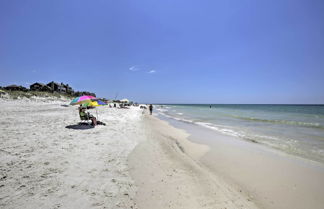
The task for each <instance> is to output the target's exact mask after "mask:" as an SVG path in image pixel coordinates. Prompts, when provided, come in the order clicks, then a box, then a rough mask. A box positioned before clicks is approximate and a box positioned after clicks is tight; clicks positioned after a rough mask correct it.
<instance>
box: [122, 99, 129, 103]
mask: <svg viewBox="0 0 324 209" xmlns="http://www.w3.org/2000/svg"><path fill="white" fill-rule="evenodd" d="M120 102H122V103H129V100H128V99H122V100H120Z"/></svg>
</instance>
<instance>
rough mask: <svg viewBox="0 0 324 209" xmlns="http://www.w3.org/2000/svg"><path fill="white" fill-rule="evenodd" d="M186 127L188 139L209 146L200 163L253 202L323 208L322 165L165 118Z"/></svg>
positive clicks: (274, 205)
mask: <svg viewBox="0 0 324 209" xmlns="http://www.w3.org/2000/svg"><path fill="white" fill-rule="evenodd" d="M164 120H165V121H167V122H168V123H169V124H170V125H172V126H173V127H175V128H179V129H181V130H185V131H186V132H187V133H188V134H190V136H189V137H188V140H190V141H191V142H194V143H202V144H205V145H208V146H209V147H210V150H209V152H208V153H207V154H206V155H204V156H203V157H202V158H201V160H200V163H202V164H203V165H204V166H205V167H206V168H207V169H208V170H210V171H211V172H212V173H215V174H216V175H218V176H222V177H223V178H224V179H225V180H226V181H227V182H229V183H234V184H236V185H238V186H239V187H240V188H243V189H244V191H246V192H247V193H248V194H249V196H250V197H251V199H253V201H255V203H256V204H257V205H258V206H260V207H262V208H266V209H271V208H276V209H277V208H280V209H284V208H301V209H302V208H308V207H309V208H318V209H320V208H322V206H323V205H324V200H322V199H321V197H322V196H323V195H324V182H323V181H322V179H324V165H323V164H321V163H319V162H316V161H311V160H308V159H303V158H300V157H296V156H293V155H289V154H287V153H283V152H281V151H279V150H275V149H271V148H268V147H266V146H263V145H261V144H256V143H252V142H248V141H244V140H241V139H239V138H236V137H231V136H228V135H223V134H220V133H217V132H215V131H213V130H210V129H208V128H204V127H200V126H195V125H194V124H188V123H183V122H180V121H176V120H170V119H167V118H165V119H164Z"/></svg>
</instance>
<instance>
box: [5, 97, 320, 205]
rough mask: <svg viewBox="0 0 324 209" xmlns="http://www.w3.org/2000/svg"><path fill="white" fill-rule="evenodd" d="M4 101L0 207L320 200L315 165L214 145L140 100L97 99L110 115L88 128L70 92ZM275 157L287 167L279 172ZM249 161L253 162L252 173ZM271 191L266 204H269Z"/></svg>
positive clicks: (100, 113) (237, 146) (100, 114)
mask: <svg viewBox="0 0 324 209" xmlns="http://www.w3.org/2000/svg"><path fill="white" fill-rule="evenodd" d="M1 103H2V104H3V106H2V108H1V110H0V112H1V115H2V120H1V124H0V126H1V127H0V128H1V136H0V137H1V139H0V143H1V144H0V152H1V155H0V172H1V173H0V175H1V176H0V207H1V208H111V209H113V208H138V209H146V208H147V209H149V208H156V209H159V208H161V209H162V208H163V209H164V208H174V209H178V208H186V209H190V208H192V209H198V208H206V209H209V208H210V209H212V208H213V209H214V208H219V209H224V208H226V209H237V208H249V209H253V208H268V209H271V208H305V206H310V207H309V208H320V206H321V204H322V200H321V199H320V196H321V194H323V193H322V192H323V191H322V189H321V188H323V187H322V186H321V184H323V182H321V181H320V180H321V178H322V177H323V173H322V172H323V171H322V170H321V169H322V167H320V166H317V167H316V166H308V164H307V165H306V166H299V165H300V164H298V163H297V165H296V163H289V162H295V161H292V160H291V158H289V157H287V156H281V157H274V156H280V155H269V153H270V152H267V151H262V152H260V150H261V149H260V148H256V147H251V146H249V145H247V146H246V145H242V144H240V143H236V142H233V141H231V140H225V139H224V138H222V137H223V136H218V137H220V140H218V141H217V140H216V141H215V140H214V144H213V145H211V144H210V143H208V142H207V141H204V140H201V141H199V140H198V138H199V137H198V138H197V137H196V136H195V135H194V134H193V133H190V135H189V132H186V131H184V130H181V129H178V128H175V127H173V126H171V125H170V124H168V123H167V122H166V121H162V120H160V119H158V118H157V117H155V116H150V115H149V114H148V113H147V112H143V110H141V109H139V108H138V107H130V109H117V108H108V107H97V108H96V110H97V111H95V110H91V111H92V113H93V114H94V115H98V118H99V120H100V121H103V122H105V123H106V124H107V125H106V126H100V125H99V126H96V127H95V128H90V127H88V126H79V125H77V124H78V123H79V122H80V120H79V117H78V112H77V107H75V106H69V105H67V104H68V103H69V101H67V100H63V99H62V100H53V101H49V100H48V99H41V98H40V99H32V100H27V99H21V100H7V99H1ZM196 133H198V132H196ZM199 134H200V135H201V137H202V138H205V139H206V138H210V136H207V137H206V136H203V135H202V134H201V133H199ZM189 139H190V140H189ZM224 141H226V142H224ZM228 141H230V142H229V143H228ZM231 143H232V145H231ZM207 144H208V146H207ZM233 144H234V145H233ZM216 147H218V149H216ZM246 147H248V148H246ZM239 150H240V151H239ZM247 153H250V155H251V156H250V155H248V154H247ZM260 153H261V154H260ZM260 156H262V158H258V157H260ZM252 159H255V160H252ZM260 159H261V160H260ZM262 159H266V161H262ZM283 159H286V160H284V161H283ZM242 161H244V162H245V163H242ZM262 162H267V163H270V164H271V165H272V167H270V168H269V169H270V170H273V172H272V173H271V174H270V173H268V174H267V175H269V176H272V177H271V178H265V177H264V178H261V177H260V174H264V172H265V170H264V166H263V167H262ZM278 162H281V163H278ZM249 164H253V165H257V167H249V166H248V165H249ZM239 165H241V166H239ZM278 166H282V167H280V168H281V169H287V170H286V171H285V175H283V176H284V178H281V177H280V175H278V172H277V171H278V170H277V169H278ZM251 168H254V169H260V172H254V174H253V172H251V171H250V172H249V171H248V170H249V169H251ZM296 169H297V170H296ZM267 171H268V172H270V171H269V170H267ZM299 171H303V172H299ZM296 172H297V174H296ZM272 174H275V175H272ZM238 176H240V178H238ZM296 176H297V177H298V178H296ZM305 178H306V179H307V178H311V179H310V180H309V181H306V180H302V179H305ZM267 179H268V181H267ZM276 181H278V182H279V185H278V184H275V185H276V186H278V187H277V190H274V189H273V187H271V184H272V183H274V182H276ZM295 181H302V182H301V183H300V184H298V185H295V188H293V189H295V190H296V191H298V192H297V193H296V194H297V196H294V193H292V194H293V195H290V194H284V192H287V191H289V190H287V189H286V190H285V189H282V188H281V187H285V188H286V187H290V186H291V184H293V183H294V182H295ZM258 185H259V186H258ZM305 185H306V186H305ZM307 185H308V186H307ZM296 187H298V188H296ZM260 188H261V189H260ZM262 188H263V189H262ZM299 188H302V190H300V189H299ZM316 188H317V189H316ZM253 189H254V190H253ZM289 189H291V188H289ZM303 191H305V192H303ZM269 192H270V194H271V195H269ZM312 192H314V193H312ZM315 192H317V193H315ZM257 194H258V195H257ZM294 197H298V198H299V199H294ZM267 198H268V199H267ZM269 198H270V199H271V201H270V202H271V204H266V203H267V201H264V199H267V200H269ZM268 202H269V201H268ZM292 202H294V203H295V204H292ZM300 202H304V203H306V204H299V203H300ZM292 206H295V207H292Z"/></svg>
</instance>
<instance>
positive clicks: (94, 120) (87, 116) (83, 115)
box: [79, 105, 97, 126]
mask: <svg viewBox="0 0 324 209" xmlns="http://www.w3.org/2000/svg"><path fill="white" fill-rule="evenodd" d="M85 109H86V108H85V107H82V105H80V107H79V114H80V118H84V119H86V120H91V122H92V123H91V125H93V126H96V125H97V118H96V117H94V116H93V115H91V114H90V113H89V112H86V111H85Z"/></svg>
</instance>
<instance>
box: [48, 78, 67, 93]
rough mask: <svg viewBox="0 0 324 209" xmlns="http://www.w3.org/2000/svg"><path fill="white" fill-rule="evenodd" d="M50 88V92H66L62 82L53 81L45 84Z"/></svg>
mask: <svg viewBox="0 0 324 209" xmlns="http://www.w3.org/2000/svg"><path fill="white" fill-rule="evenodd" d="M47 86H48V87H50V88H51V91H52V92H59V93H66V88H65V87H64V86H62V84H59V83H56V82H54V81H52V82H50V83H48V84H47Z"/></svg>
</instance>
